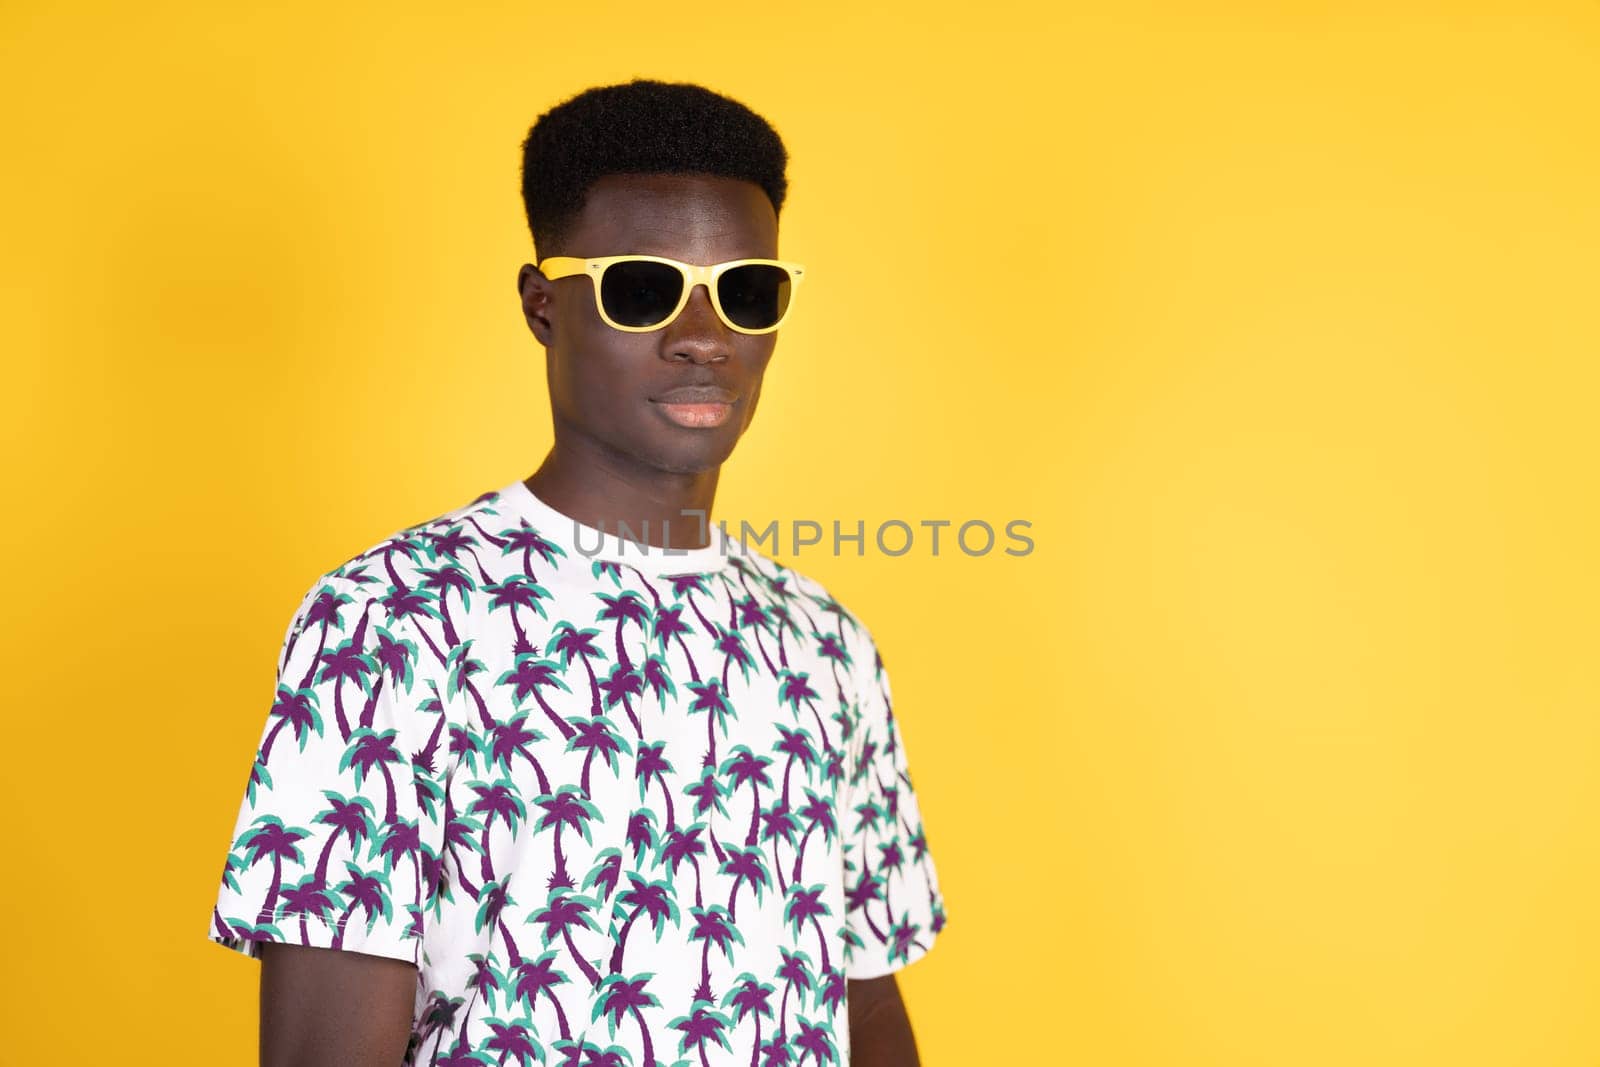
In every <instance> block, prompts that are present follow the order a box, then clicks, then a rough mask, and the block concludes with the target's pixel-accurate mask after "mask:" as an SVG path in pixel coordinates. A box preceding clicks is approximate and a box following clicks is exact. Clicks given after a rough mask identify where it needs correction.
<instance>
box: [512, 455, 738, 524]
mask: <svg viewBox="0 0 1600 1067" xmlns="http://www.w3.org/2000/svg"><path fill="white" fill-rule="evenodd" d="M720 473H721V468H713V469H711V470H708V471H701V472H697V473H692V474H675V473H672V472H670V471H660V470H656V471H648V470H642V469H640V468H638V467H625V466H623V465H621V464H618V463H615V462H606V461H603V460H602V461H595V460H594V459H592V458H591V457H587V456H585V457H583V458H582V462H578V461H577V458H576V457H573V456H571V455H570V454H569V453H568V452H566V451H563V450H562V449H560V448H559V447H558V448H552V449H551V450H550V453H549V455H547V456H545V458H544V462H543V463H541V464H540V465H539V469H538V470H536V471H535V472H534V473H533V474H532V475H530V476H529V477H527V478H525V479H523V484H524V485H526V486H527V487H528V489H529V490H530V491H531V492H532V493H533V494H534V495H535V496H537V497H538V498H539V499H540V500H543V501H544V502H545V503H546V504H548V505H550V506H551V507H552V508H554V509H555V510H557V511H559V512H561V513H562V514H563V515H566V516H568V517H569V518H571V519H574V520H575V521H577V522H580V523H583V524H584V525H586V526H593V527H595V528H596V529H600V530H604V531H605V532H606V533H608V534H621V533H626V535H627V537H628V539H629V540H633V541H639V542H643V543H645V544H648V545H653V546H655V547H657V548H673V549H694V548H704V547H706V546H708V545H709V544H710V543H711V542H710V523H711V505H712V501H713V500H714V499H715V498H716V494H717V477H718V475H719V474H720Z"/></svg>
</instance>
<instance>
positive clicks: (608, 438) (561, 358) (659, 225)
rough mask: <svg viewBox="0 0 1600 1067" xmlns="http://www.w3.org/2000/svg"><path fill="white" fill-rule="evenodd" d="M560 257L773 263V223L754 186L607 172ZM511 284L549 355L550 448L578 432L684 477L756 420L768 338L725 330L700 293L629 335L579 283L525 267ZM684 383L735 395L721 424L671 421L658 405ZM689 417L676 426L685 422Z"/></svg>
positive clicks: (727, 449) (583, 281)
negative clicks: (655, 326) (668, 317)
mask: <svg viewBox="0 0 1600 1067" xmlns="http://www.w3.org/2000/svg"><path fill="white" fill-rule="evenodd" d="M558 252H559V254H561V255H568V256H577V257H580V258H583V259H592V258H594V257H597V256H612V255H623V254H626V253H636V254H643V255H657V256H667V257H670V258H672V259H679V260H682V261H684V262H685V263H698V264H709V263H720V262H723V261H724V260H729V259H752V258H760V259H775V258H777V255H778V219H777V215H776V213H775V212H774V211H773V209H772V202H771V201H770V200H768V199H767V195H766V193H765V192H763V191H762V189H761V187H760V186H758V185H756V184H755V183H753V182H747V181H740V180H738V179H733V178H722V177H714V176H711V175H704V174H613V175H607V176H605V177H603V178H601V179H600V180H599V181H597V182H596V183H595V184H594V185H592V186H591V187H590V189H589V192H588V196H587V199H586V201H585V203H584V209H583V213H582V215H581V216H580V217H579V220H578V225H577V227H576V229H575V230H574V231H573V233H572V236H571V238H570V239H569V240H568V242H567V244H566V245H565V246H564V247H563V248H561V249H559V250H558ZM548 254H551V253H547V252H545V251H544V250H542V249H541V250H540V255H541V256H545V255H548ZM517 285H518V288H519V290H520V291H521V294H522V308H523V314H524V315H525V316H526V318H527V320H528V327H529V329H531V330H532V331H533V334H534V336H535V337H537V338H538V339H539V342H540V343H541V344H543V345H544V347H545V350H546V364H547V369H548V380H549V388H550V404H551V407H552V409H553V412H554V417H555V430H556V436H557V439H558V440H562V441H570V439H571V438H572V436H573V435H577V436H578V437H581V438H584V439H586V440H584V441H583V444H584V445H587V446H595V445H598V446H600V447H601V449H602V450H605V451H615V452H620V453H622V454H623V455H624V456H627V457H630V458H632V459H634V460H636V461H637V462H639V463H641V464H643V465H645V466H647V467H650V468H653V469H656V470H662V471H670V472H674V473H685V474H692V473H699V472H702V471H707V470H711V469H714V468H716V467H718V466H720V465H721V464H722V462H723V461H724V460H726V459H727V458H728V456H729V455H731V454H732V452H733V448H734V445H735V444H737V443H738V440H739V438H740V436H741V435H742V434H743V433H744V431H745V428H746V427H748V426H749V425H750V421H751V419H752V418H754V416H755V413H756V401H757V400H758V399H759V398H760V396H761V377H762V375H763V374H764V373H765V372H766V369H767V361H768V360H769V359H771V358H772V349H773V346H774V345H775V344H776V343H777V333H776V332H774V333H767V334H759V335H751V334H743V333H739V332H737V331H735V330H731V329H729V328H728V327H727V326H726V325H724V324H723V322H722V320H721V319H719V318H718V317H717V313H716V311H715V310H714V309H713V308H712V306H711V297H710V294H708V293H707V292H706V290H705V288H704V287H703V286H696V287H695V289H694V291H693V292H691V293H690V294H689V302H688V304H687V305H685V307H684V309H683V311H682V312H680V313H679V315H678V317H677V318H676V319H674V320H672V322H670V323H668V324H667V325H666V326H663V327H662V328H661V329H659V330H653V331H651V332H649V333H628V332H626V331H623V330H615V329H612V328H611V327H610V326H607V325H606V324H605V321H604V320H602V319H601V318H600V313H599V311H598V309H597V308H596V307H595V295H594V282H593V281H591V280H590V278H589V277H587V276H584V275H575V276H571V277H567V278H559V279H557V280H555V281H550V280H548V279H546V278H545V277H544V276H543V275H542V274H540V273H539V272H538V271H537V270H536V269H535V268H534V267H533V266H531V265H525V266H524V267H523V268H522V272H521V274H520V275H519V276H518V279H517ZM683 386H715V387H718V388H721V389H725V390H727V391H728V393H730V394H732V398H733V399H732V408H731V410H730V411H729V412H728V413H727V417H726V418H724V419H722V421H721V422H720V424H717V425H682V424H681V421H675V420H674V418H673V417H672V415H671V414H670V413H669V412H670V409H669V408H668V407H667V406H666V404H665V403H664V402H663V400H662V398H663V397H664V396H665V394H667V393H668V392H669V391H670V390H674V389H678V388H680V387H683ZM692 414H693V413H682V412H680V413H679V416H678V418H679V419H680V420H684V421H690V422H694V421H696V420H695V419H694V418H693V417H692ZM573 443H576V442H573ZM586 450H587V449H586Z"/></svg>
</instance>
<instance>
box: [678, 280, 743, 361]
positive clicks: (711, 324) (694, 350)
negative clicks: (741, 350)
mask: <svg viewBox="0 0 1600 1067" xmlns="http://www.w3.org/2000/svg"><path fill="white" fill-rule="evenodd" d="M663 353H664V358H666V359H667V360H669V361H673V362H691V363H715V362H722V361H724V360H726V359H728V357H729V356H731V355H732V354H733V337H732V331H731V330H729V329H728V327H727V326H726V325H725V324H724V323H723V321H722V320H721V319H720V318H718V317H717V309H716V308H714V307H713V306H712V305H711V293H710V291H709V290H708V289H707V288H706V287H705V286H704V285H696V286H695V287H694V288H693V289H691V290H689V302H688V303H687V304H685V305H684V308H683V311H682V312H680V313H679V314H678V317H677V318H676V319H673V320H672V322H671V323H669V324H668V325H667V337H666V342H665V346H664V349H663Z"/></svg>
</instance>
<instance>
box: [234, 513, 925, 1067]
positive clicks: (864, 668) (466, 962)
mask: <svg viewBox="0 0 1600 1067" xmlns="http://www.w3.org/2000/svg"><path fill="white" fill-rule="evenodd" d="M684 521H685V522H688V521H690V520H687V519H686V520H684ZM710 533H711V536H712V542H711V544H710V545H708V546H707V547H705V548H700V549H693V550H688V551H668V550H665V549H661V548H656V547H650V546H646V545H643V544H640V543H634V542H632V541H630V542H628V543H623V542H622V540H621V539H620V538H619V537H618V536H617V533H616V531H611V532H610V533H609V534H607V533H602V532H601V531H599V530H597V529H595V528H593V527H589V526H584V525H580V524H578V523H575V522H574V521H573V520H572V519H570V518H568V517H567V516H565V515H563V514H561V513H560V512H558V511H556V510H555V509H554V508H552V507H550V506H549V505H548V504H546V503H545V502H544V501H542V500H541V499H539V498H538V497H537V496H535V495H534V494H533V493H532V492H530V491H529V490H528V488H527V487H526V486H525V485H524V484H523V483H522V482H521V481H516V482H512V483H511V484H510V485H507V486H505V487H503V488H501V489H499V490H496V491H493V492H488V493H484V494H483V495H481V496H479V497H478V498H477V499H475V500H473V501H472V502H471V503H469V504H466V505H463V506H462V507H459V508H456V509H455V510H453V511H449V512H447V513H445V514H443V515H441V516H439V517H438V518H435V519H432V520H429V521H426V522H422V523H418V524H417V525H414V526H411V527H408V528H406V529H403V530H400V531H398V532H396V533H395V534H393V535H392V536H391V537H389V538H387V539H385V540H384V541H382V542H381V543H379V544H376V545H373V546H372V547H371V548H368V549H366V550H365V551H363V552H361V553H360V554H358V555H357V556H355V557H354V558H352V559H350V560H349V561H347V562H346V563H344V564H342V565H340V566H339V567H337V568H335V569H334V570H332V571H330V572H328V573H327V574H325V575H323V576H322V577H321V578H319V579H318V580H317V582H316V583H315V584H313V586H312V587H311V588H310V589H309V590H308V591H307V592H306V594H305V597H304V598H303V599H302V601H301V603H300V605H299V607H298V608H297V609H296V611H295V613H294V616H293V618H292V620H291V621H290V624H289V627H288V631H287V633H286V635H285V638H284V643H283V648H282V651H281V653H280V655H279V658H278V669H277V675H278V683H277V692H276V697H275V699H274V701H273V703H272V707H271V709H270V711H269V712H268V714H267V719H266V724H265V727H264V728H263V731H262V735H261V742H260V745H259V747H258V750H257V753H256V757H255V762H254V766H253V767H252V768H251V772H250V777H249V780H248V784H247V787H246V790H245V795H244V799H243V802H242V804H241V806H240V810H239V815H238V819H237V822H236V824H235V828H234V835H233V844H232V847H231V848H230V850H229V852H228V857H227V862H226V865H225V868H224V870H223V875H222V885H221V887H220V889H219V891H218V895H217V901H216V907H215V909H214V911H213V913H212V915H211V922H210V928H209V936H210V938H211V939H212V940H214V941H216V942H218V943H220V944H223V945H225V946H227V947H229V948H232V949H235V950H237V951H239V952H242V953H245V954H246V955H250V956H258V955H259V947H260V946H259V943H260V942H262V941H275V942H285V943H290V944H299V945H312V946H318V947H323V948H338V949H349V950H353V951H357V952H365V953H370V954H374V955H379V956H388V957H393V958H395V959H402V960H408V961H411V962H413V963H415V964H416V965H417V967H418V982H417V993H416V1002H415V1008H414V1012H413V1022H412V1035H411V1042H410V1045H409V1047H408V1049H407V1052H406V1057H405V1060H404V1063H405V1064H439V1065H458V1064H469V1063H472V1064H478V1063H491V1062H492V1063H497V1064H498V1063H518V1064H533V1063H544V1064H574V1065H576V1064H584V1065H587V1064H590V1063H626V1064H630V1065H633V1067H647V1065H650V1064H653V1063H654V1062H657V1061H659V1062H661V1063H663V1064H672V1063H676V1062H679V1061H692V1062H694V1063H700V1062H701V1061H702V1059H704V1060H705V1061H706V1062H709V1063H719V1064H721V1063H726V1064H739V1065H741V1067H742V1065H747V1064H750V1063H753V1062H756V1061H757V1056H758V1055H759V1059H760V1062H761V1063H763V1064H766V1063H774V1064H776V1063H797V1062H799V1061H801V1060H802V1059H804V1058H806V1057H812V1058H814V1059H815V1061H816V1062H817V1063H827V1062H830V1061H836V1062H837V1063H839V1064H848V1063H849V1060H850V1050H849V1042H850V1035H849V1023H848V1018H849V1017H848V1014H847V1010H846V999H845V991H846V986H845V979H846V978H871V977H876V976H879V975H883V974H887V973H889V972H891V971H894V970H896V969H898V968H900V967H903V966H905V965H906V964H908V963H910V962H912V961H914V960H916V959H918V958H920V957H921V956H922V955H923V954H924V953H926V952H927V951H928V949H929V947H930V946H931V945H932V943H933V940H934V938H935V937H936V936H937V934H938V932H939V931H940V930H941V929H942V928H943V926H944V923H945V909H944V901H943V899H942V897H941V895H940V892H939V887H938V882H937V878H936V875H935V871H934V864H933V858H932V856H931V854H930V853H929V851H928V843H927V836H926V834H925V832H924V829H923V825H922V819H921V816H920V814H919V812H918V808H917V800H916V795H915V793H914V792H913V791H912V786H911V778H910V774H909V771H908V766H907V761H906V748H905V745H904V743H903V740H902V738H901V736H900V731H899V728H898V725H897V722H896V719H895V716H894V712H893V705H892V701H891V694H890V689H889V679H888V675H887V674H886V673H885V672H884V669H883V663H882V660H881V658H880V657H879V656H878V654H877V650H876V647H875V645H874V643H873V640H872V637H871V635H870V633H869V632H868V631H867V629H866V628H865V627H864V626H863V625H862V623H861V621H860V620H859V619H857V618H856V617H855V616H853V615H852V614H851V613H850V612H849V611H848V610H846V609H845V608H844V607H843V606H842V605H840V604H839V603H838V602H837V601H835V600H834V599H833V598H832V597H831V596H830V595H829V594H828V592H827V591H826V590H825V589H824V588H823V587H822V586H821V585H820V584H819V583H817V582H815V581H814V580H812V579H810V578H807V577H805V576H804V575H802V574H799V573H797V572H796V571H794V570H792V569H791V568H788V567H785V566H783V565H781V564H779V563H776V562H774V561H773V560H771V559H770V558H768V557H766V556H765V555H762V554H760V553H759V552H757V551H756V550H755V548H754V547H753V546H745V545H741V544H740V543H739V542H738V540H737V539H736V538H732V537H729V536H727V535H726V534H724V533H723V531H721V530H720V529H719V528H717V526H716V525H715V524H712V526H711V529H710ZM635 534H636V535H637V532H635ZM641 540H642V536H641ZM602 543H603V545H602ZM758 1042H759V1045H760V1049H759V1050H758V1049H757V1043H758ZM608 1052H610V1053H612V1054H613V1055H612V1056H611V1057H610V1058H608V1057H607V1056H606V1053H608ZM618 1053H625V1054H626V1055H625V1056H618V1055H616V1054H618ZM474 1054H476V1055H474Z"/></svg>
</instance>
